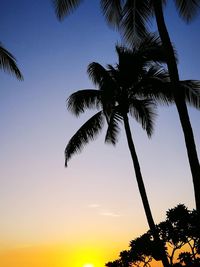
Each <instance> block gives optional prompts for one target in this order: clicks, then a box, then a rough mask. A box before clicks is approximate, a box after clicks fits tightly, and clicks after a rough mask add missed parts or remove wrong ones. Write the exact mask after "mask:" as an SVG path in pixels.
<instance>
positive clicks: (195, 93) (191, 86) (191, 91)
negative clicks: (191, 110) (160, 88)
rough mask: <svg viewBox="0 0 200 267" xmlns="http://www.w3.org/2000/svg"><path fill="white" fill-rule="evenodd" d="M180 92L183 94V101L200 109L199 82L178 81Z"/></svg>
mask: <svg viewBox="0 0 200 267" xmlns="http://www.w3.org/2000/svg"><path fill="white" fill-rule="evenodd" d="M180 90H181V91H182V92H184V96H185V100H186V102H187V103H188V104H189V105H191V106H193V107H195V108H197V109H200V81H197V80H184V81H180Z"/></svg>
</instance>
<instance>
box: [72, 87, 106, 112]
mask: <svg viewBox="0 0 200 267" xmlns="http://www.w3.org/2000/svg"><path fill="white" fill-rule="evenodd" d="M100 107H101V92H100V91H98V90H95V89H85V90H79V91H77V92H75V93H73V94H71V95H70V96H69V98H68V99H67V108H68V110H70V111H71V112H72V113H73V114H74V115H76V116H79V115H80V113H83V112H85V109H93V108H96V109H98V108H100Z"/></svg>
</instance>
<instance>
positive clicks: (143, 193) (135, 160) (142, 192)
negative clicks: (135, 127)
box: [123, 114, 169, 267]
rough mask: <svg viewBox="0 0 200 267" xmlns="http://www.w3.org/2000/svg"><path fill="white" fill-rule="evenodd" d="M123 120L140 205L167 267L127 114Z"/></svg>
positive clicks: (167, 263) (166, 259)
mask: <svg viewBox="0 0 200 267" xmlns="http://www.w3.org/2000/svg"><path fill="white" fill-rule="evenodd" d="M123 120H124V127H125V132H126V137H127V142H128V147H129V150H130V153H131V156H132V160H133V165H134V169H135V175H136V180H137V184H138V188H139V191H140V196H141V198H142V203H143V207H144V210H145V214H146V217H147V221H148V224H149V228H150V229H151V231H152V234H153V237H154V241H155V244H156V245H157V248H158V250H159V252H160V259H161V260H162V263H163V266H164V267H169V262H168V258H167V255H166V252H165V247H164V244H163V242H162V241H161V240H160V238H159V235H158V231H157V229H156V226H155V223H154V220H153V216H152V213H151V209H150V205H149V201H148V198H147V194H146V190H145V186H144V182H143V178H142V174H141V170H140V164H139V161H138V157H137V154H136V150H135V146H134V143H133V139H132V135H131V130H130V126H129V121H128V116H127V114H124V115H123Z"/></svg>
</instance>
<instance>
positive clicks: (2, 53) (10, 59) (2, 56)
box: [0, 43, 23, 80]
mask: <svg viewBox="0 0 200 267" xmlns="http://www.w3.org/2000/svg"><path fill="white" fill-rule="evenodd" d="M0 68H1V69H3V70H4V71H7V72H9V73H11V74H14V75H15V76H16V78H17V79H18V80H23V76H22V74H21V72H20V70H19V69H18V67H17V64H16V59H15V58H14V56H13V55H12V54H11V53H10V52H8V50H6V49H5V48H4V47H3V45H2V44H1V43H0Z"/></svg>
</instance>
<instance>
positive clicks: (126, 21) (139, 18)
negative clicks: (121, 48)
mask: <svg viewBox="0 0 200 267" xmlns="http://www.w3.org/2000/svg"><path fill="white" fill-rule="evenodd" d="M150 15H151V5H150V1H149V0H145V1H141V0H126V3H125V4H124V6H123V10H122V19H121V23H120V26H119V27H120V30H121V32H122V34H123V36H124V38H125V40H127V41H128V42H129V43H130V44H133V43H134V42H136V43H137V42H138V41H139V40H141V39H142V38H144V37H145V36H146V34H147V32H148V31H147V25H148V23H149V21H150V20H149V18H150Z"/></svg>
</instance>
